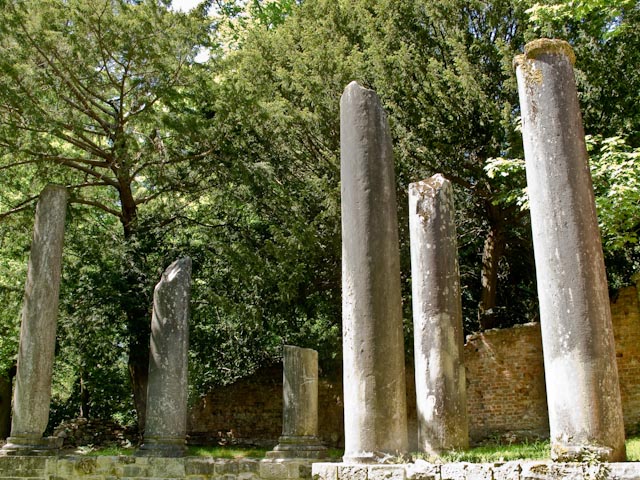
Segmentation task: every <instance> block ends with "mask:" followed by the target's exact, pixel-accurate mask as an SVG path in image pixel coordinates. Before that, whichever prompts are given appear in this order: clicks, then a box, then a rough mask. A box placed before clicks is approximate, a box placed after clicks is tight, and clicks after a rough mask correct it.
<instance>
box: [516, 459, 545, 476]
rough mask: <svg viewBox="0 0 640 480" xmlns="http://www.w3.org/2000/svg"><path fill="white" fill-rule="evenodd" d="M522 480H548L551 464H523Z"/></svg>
mask: <svg viewBox="0 0 640 480" xmlns="http://www.w3.org/2000/svg"><path fill="white" fill-rule="evenodd" d="M521 468H522V470H521V472H520V480H546V479H548V478H550V477H549V475H550V464H549V463H547V462H522V463H521Z"/></svg>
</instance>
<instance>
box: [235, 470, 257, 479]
mask: <svg viewBox="0 0 640 480" xmlns="http://www.w3.org/2000/svg"><path fill="white" fill-rule="evenodd" d="M238 480H260V476H259V475H258V474H257V473H256V472H242V473H239V474H238Z"/></svg>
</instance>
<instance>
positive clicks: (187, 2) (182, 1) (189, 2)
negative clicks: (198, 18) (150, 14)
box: [171, 0, 202, 12]
mask: <svg viewBox="0 0 640 480" xmlns="http://www.w3.org/2000/svg"><path fill="white" fill-rule="evenodd" d="M201 1H202V0H173V1H172V2H171V5H172V6H173V8H175V9H176V10H180V11H181V12H188V11H189V10H191V9H192V8H193V7H195V6H196V5H198V3H200V2H201Z"/></svg>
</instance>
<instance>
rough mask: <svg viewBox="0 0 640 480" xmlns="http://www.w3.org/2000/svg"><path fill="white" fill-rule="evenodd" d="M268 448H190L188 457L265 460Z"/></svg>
mask: <svg viewBox="0 0 640 480" xmlns="http://www.w3.org/2000/svg"><path fill="white" fill-rule="evenodd" d="M267 451H268V450H267V449H266V448H242V447H220V446H213V447H201V446H193V447H189V448H188V451H187V455H189V456H191V457H213V458H228V459H238V458H264V456H265V455H266V453H267Z"/></svg>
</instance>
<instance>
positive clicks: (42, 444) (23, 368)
mask: <svg viewBox="0 0 640 480" xmlns="http://www.w3.org/2000/svg"><path fill="white" fill-rule="evenodd" d="M66 212H67V190H66V188H64V187H62V186H59V185H48V186H47V187H45V189H44V190H43V191H42V193H41V194H40V198H39V200H38V205H37V207H36V219H35V224H34V230H33V241H32V242H31V252H30V254H29V266H28V269H27V282H26V285H25V294H24V304H23V306H22V323H21V326H20V346H19V348H18V367H17V372H16V377H15V388H14V392H13V416H12V420H11V435H10V436H9V438H7V444H6V445H5V446H4V448H3V453H5V454H20V455H24V454H38V453H45V452H47V451H48V450H52V449H55V448H58V447H59V446H60V445H61V441H59V440H58V439H57V438H43V437H42V434H43V433H44V430H45V429H46V428H47V422H48V421H49V404H50V401H51V374H52V370H53V360H54V352H55V345H56V326H57V320H58V297H59V293H60V276H61V272H62V246H63V243H64V222H65V217H66Z"/></svg>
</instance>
